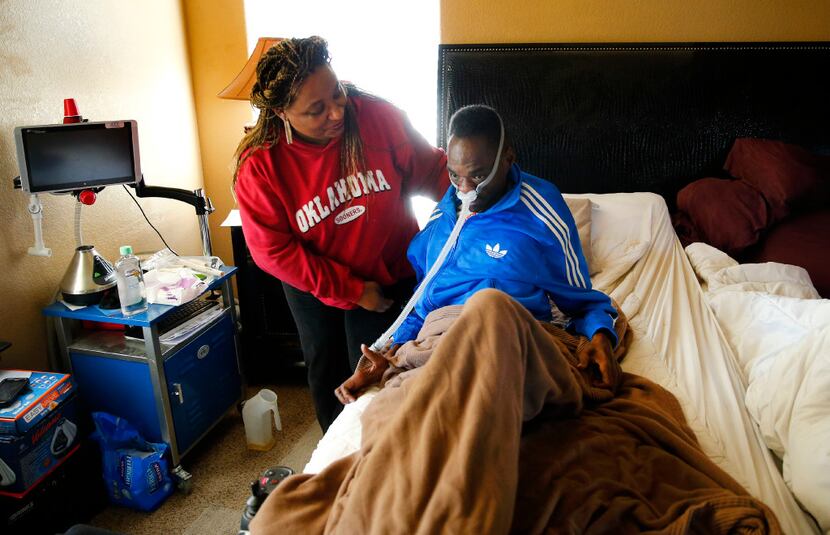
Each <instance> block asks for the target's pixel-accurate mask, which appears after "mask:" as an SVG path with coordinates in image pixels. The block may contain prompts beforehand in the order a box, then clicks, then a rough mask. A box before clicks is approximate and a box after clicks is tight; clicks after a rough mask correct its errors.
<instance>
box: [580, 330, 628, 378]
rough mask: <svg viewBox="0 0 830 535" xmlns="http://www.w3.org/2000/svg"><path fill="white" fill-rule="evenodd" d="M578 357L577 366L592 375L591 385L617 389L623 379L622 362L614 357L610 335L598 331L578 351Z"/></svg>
mask: <svg viewBox="0 0 830 535" xmlns="http://www.w3.org/2000/svg"><path fill="white" fill-rule="evenodd" d="M576 358H577V359H578V364H577V367H578V368H579V369H580V370H585V371H586V372H587V373H588V374H589V375H590V376H591V380H590V381H591V386H594V387H597V388H608V389H610V390H612V391H614V392H616V391H617V388H618V387H619V385H620V380H621V379H622V369H621V368H620V363H619V362H617V359H616V358H614V351H613V349H612V348H611V339H610V338H609V337H608V335H606V334H605V333H603V332H602V331H597V333H596V334H595V335H594V336H593V338H591V341H590V342H588V343H587V344H585V345H584V346H582V348H581V349H580V350H579V351H578V352H577V354H576ZM597 375H598V376H599V377H597Z"/></svg>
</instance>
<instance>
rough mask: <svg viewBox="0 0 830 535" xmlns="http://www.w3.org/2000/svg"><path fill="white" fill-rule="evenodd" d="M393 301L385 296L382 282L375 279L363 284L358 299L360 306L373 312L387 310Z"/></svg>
mask: <svg viewBox="0 0 830 535" xmlns="http://www.w3.org/2000/svg"><path fill="white" fill-rule="evenodd" d="M392 303H393V301H392V300H391V299H388V298H386V297H384V295H383V290H382V289H381V288H380V284H378V283H376V282H374V281H366V283H365V284H364V286H363V294H362V295H361V296H360V299H358V300H357V305H358V306H359V307H361V308H365V309H366V310H369V311H371V312H386V311H387V310H389V307H391V306H392ZM364 355H365V353H364Z"/></svg>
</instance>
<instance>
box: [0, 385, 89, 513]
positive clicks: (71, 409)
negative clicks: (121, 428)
mask: <svg viewBox="0 0 830 535" xmlns="http://www.w3.org/2000/svg"><path fill="white" fill-rule="evenodd" d="M78 434H79V433H78V410H77V399H76V396H75V384H74V382H73V381H72V378H71V377H70V376H69V375H67V374H60V373H46V372H32V375H31V377H30V378H29V387H28V388H27V389H26V390H24V391H23V392H22V393H21V394H20V396H19V399H18V400H16V401H15V402H14V403H12V404H11V405H10V406H8V407H4V408H2V409H0V495H6V496H14V497H21V496H23V495H24V494H25V493H26V492H27V491H28V490H29V489H30V488H32V487H33V486H34V485H35V484H36V483H37V482H38V481H39V480H41V479H42V478H44V477H46V475H48V474H49V473H50V472H52V470H54V469H55V468H56V467H57V466H58V465H59V464H61V462H63V460H65V459H66V458H68V457H69V455H71V453H72V452H73V451H74V450H75V448H77V445H78V442H79V439H80V437H79V436H78Z"/></svg>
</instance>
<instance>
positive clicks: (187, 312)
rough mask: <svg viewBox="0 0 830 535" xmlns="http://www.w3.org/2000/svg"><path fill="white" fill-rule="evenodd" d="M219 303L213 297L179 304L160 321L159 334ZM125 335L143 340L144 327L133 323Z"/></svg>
mask: <svg viewBox="0 0 830 535" xmlns="http://www.w3.org/2000/svg"><path fill="white" fill-rule="evenodd" d="M217 304H218V301H213V300H211V299H194V300H193V301H188V302H187V303H185V304H183V305H179V306H177V307H176V308H175V309H173V310H172V311H170V312H168V313H167V315H165V316H164V317H163V318H161V319H160V320H159V321H158V324H157V325H158V332H159V335H162V334H164V333H166V332H167V331H169V330H171V329H175V328H176V327H178V326H179V325H181V324H182V323H184V322H186V321H187V320H189V319H191V318H195V317H196V316H198V315H199V314H201V313H202V312H204V311H206V310H207V309H209V308H213V307H215V306H216V305H217ZM124 336H127V337H129V338H138V339H141V340H143V339H144V329H142V328H141V327H138V326H132V325H131V326H129V327H127V329H126V330H125V331H124Z"/></svg>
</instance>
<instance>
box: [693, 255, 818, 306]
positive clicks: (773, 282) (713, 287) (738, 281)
mask: <svg viewBox="0 0 830 535" xmlns="http://www.w3.org/2000/svg"><path fill="white" fill-rule="evenodd" d="M686 256H688V257H689V262H691V264H692V268H694V270H695V273H696V274H697V276H698V279H700V281H701V283H702V285H703V286H704V290H705V291H710V292H715V291H719V290H722V289H725V288H728V289H729V290H730V291H740V292H762V293H768V294H772V295H780V296H783V297H795V298H798V299H819V298H820V296H819V294H818V292H817V291H816V289H815V287H814V286H813V283H812V281H811V280H810V275H809V274H808V273H807V270H805V269H804V268H802V267H799V266H792V265H790V264H779V263H777V262H766V263H763V264H738V262H736V261H735V260H733V259H732V258H731V257H730V256H729V255H727V254H726V253H724V252H723V251H720V250H719V249H716V248H714V247H712V246H711V245H707V244H705V243H700V242H697V243H692V244H691V245H689V246H687V247H686Z"/></svg>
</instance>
